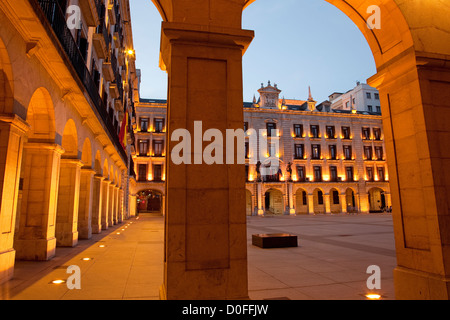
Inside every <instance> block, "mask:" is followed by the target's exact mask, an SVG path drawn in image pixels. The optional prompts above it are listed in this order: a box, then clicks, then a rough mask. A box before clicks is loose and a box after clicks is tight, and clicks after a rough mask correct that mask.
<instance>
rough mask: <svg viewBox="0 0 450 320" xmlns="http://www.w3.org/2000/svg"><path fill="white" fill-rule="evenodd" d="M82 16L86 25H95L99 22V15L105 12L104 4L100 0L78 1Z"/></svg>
mask: <svg viewBox="0 0 450 320" xmlns="http://www.w3.org/2000/svg"><path fill="white" fill-rule="evenodd" d="M78 4H79V6H80V9H81V12H82V13H83V17H84V19H85V21H86V24H87V26H88V27H97V26H98V25H99V23H100V17H101V16H103V14H104V12H105V5H104V4H103V3H102V1H101V0H84V1H79V2H78Z"/></svg>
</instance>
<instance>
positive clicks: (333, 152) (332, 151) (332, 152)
mask: <svg viewBox="0 0 450 320" xmlns="http://www.w3.org/2000/svg"><path fill="white" fill-rule="evenodd" d="M329 149H330V160H336V159H337V151H336V145H335V144H332V145H330V146H329Z"/></svg>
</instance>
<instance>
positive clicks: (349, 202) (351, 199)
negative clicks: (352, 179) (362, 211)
mask: <svg viewBox="0 0 450 320" xmlns="http://www.w3.org/2000/svg"><path fill="white" fill-rule="evenodd" d="M345 204H346V206H347V213H357V212H358V206H357V204H356V198H355V191H353V189H352V188H347V190H345Z"/></svg>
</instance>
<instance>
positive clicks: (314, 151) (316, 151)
mask: <svg viewBox="0 0 450 320" xmlns="http://www.w3.org/2000/svg"><path fill="white" fill-rule="evenodd" d="M311 158H312V159H320V144H313V145H312V146H311Z"/></svg>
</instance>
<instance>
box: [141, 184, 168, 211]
mask: <svg viewBox="0 0 450 320" xmlns="http://www.w3.org/2000/svg"><path fill="white" fill-rule="evenodd" d="M136 206H137V214H138V215H139V214H143V213H149V214H157V215H162V214H163V212H162V193H161V192H160V191H158V190H151V189H150V190H143V191H140V192H138V193H137V197H136Z"/></svg>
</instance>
